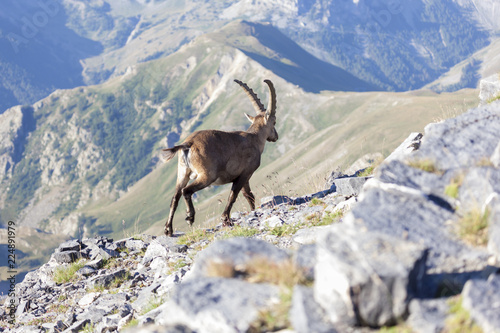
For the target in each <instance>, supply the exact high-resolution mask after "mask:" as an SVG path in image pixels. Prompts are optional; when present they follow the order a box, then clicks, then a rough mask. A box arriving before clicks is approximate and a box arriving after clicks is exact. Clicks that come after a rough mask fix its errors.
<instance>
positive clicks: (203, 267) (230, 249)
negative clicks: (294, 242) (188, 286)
mask: <svg viewBox="0 0 500 333" xmlns="http://www.w3.org/2000/svg"><path fill="white" fill-rule="evenodd" d="M288 258H289V256H288V254H287V253H286V252H285V251H283V250H281V249H279V248H277V247H276V246H274V245H272V244H269V243H267V242H266V241H263V240H260V239H252V238H230V239H226V240H220V241H216V242H214V243H212V244H211V245H210V246H209V247H208V248H206V249H205V250H203V251H201V252H199V253H198V256H197V257H196V261H195V265H194V267H193V268H192V274H193V275H194V276H209V275H211V274H212V273H213V272H210V269H211V268H213V267H211V265H213V264H221V265H226V266H227V267H232V269H236V268H237V269H238V270H240V269H244V267H245V266H246V265H248V264H249V263H251V262H252V261H253V260H262V259H266V260H268V261H269V262H272V263H280V262H283V261H285V260H287V259H288Z"/></svg>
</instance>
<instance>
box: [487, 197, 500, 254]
mask: <svg viewBox="0 0 500 333" xmlns="http://www.w3.org/2000/svg"><path fill="white" fill-rule="evenodd" d="M488 209H489V225H488V251H489V252H490V253H492V254H493V255H495V257H496V260H497V262H500V196H494V197H493V198H492V200H491V201H490V202H489V204H488Z"/></svg>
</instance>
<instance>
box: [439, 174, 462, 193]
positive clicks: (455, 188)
mask: <svg viewBox="0 0 500 333" xmlns="http://www.w3.org/2000/svg"><path fill="white" fill-rule="evenodd" d="M463 181H464V175H463V174H460V175H458V176H456V177H455V178H453V179H452V180H451V183H450V184H448V185H447V186H446V187H445V189H444V194H446V195H447V196H449V197H451V198H454V199H456V198H458V193H459V190H460V186H462V183H463Z"/></svg>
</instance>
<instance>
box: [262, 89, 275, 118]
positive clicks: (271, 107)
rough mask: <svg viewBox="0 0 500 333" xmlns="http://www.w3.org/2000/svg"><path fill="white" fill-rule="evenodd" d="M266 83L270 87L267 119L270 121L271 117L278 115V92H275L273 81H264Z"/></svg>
mask: <svg viewBox="0 0 500 333" xmlns="http://www.w3.org/2000/svg"><path fill="white" fill-rule="evenodd" d="M264 82H265V83H267V85H268V86H269V95H270V96H269V106H268V107H267V111H266V119H269V117H271V116H275V115H276V90H274V86H273V83H272V82H271V80H264Z"/></svg>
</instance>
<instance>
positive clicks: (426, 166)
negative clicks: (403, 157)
mask: <svg viewBox="0 0 500 333" xmlns="http://www.w3.org/2000/svg"><path fill="white" fill-rule="evenodd" d="M408 165H409V166H411V167H412V168H415V169H419V170H422V171H425V172H429V173H435V174H438V175H440V174H442V172H441V171H440V170H438V168H437V167H436V164H435V163H434V162H433V161H432V160H429V159H421V160H416V159H415V160H410V161H408Z"/></svg>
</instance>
